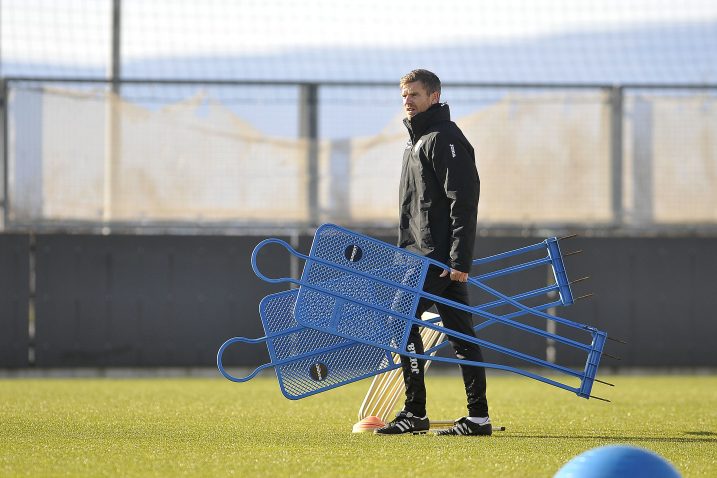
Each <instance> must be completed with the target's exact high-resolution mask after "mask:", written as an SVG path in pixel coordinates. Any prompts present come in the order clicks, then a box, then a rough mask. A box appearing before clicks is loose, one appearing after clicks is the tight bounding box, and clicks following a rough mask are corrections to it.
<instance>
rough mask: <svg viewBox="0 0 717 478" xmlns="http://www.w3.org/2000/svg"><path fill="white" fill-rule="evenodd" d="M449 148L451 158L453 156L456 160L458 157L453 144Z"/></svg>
mask: <svg viewBox="0 0 717 478" xmlns="http://www.w3.org/2000/svg"><path fill="white" fill-rule="evenodd" d="M448 146H450V147H451V156H453V157H454V158H455V157H456V148H455V147H454V146H453V145H452V144H449V145H448Z"/></svg>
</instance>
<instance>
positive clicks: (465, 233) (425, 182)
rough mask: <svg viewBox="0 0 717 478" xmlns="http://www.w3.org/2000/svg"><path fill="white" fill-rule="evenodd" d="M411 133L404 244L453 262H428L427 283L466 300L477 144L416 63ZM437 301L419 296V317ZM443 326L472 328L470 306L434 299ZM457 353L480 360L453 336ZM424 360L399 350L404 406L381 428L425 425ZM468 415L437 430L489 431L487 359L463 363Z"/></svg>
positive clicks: (408, 97) (414, 346)
mask: <svg viewBox="0 0 717 478" xmlns="http://www.w3.org/2000/svg"><path fill="white" fill-rule="evenodd" d="M400 87H401V94H402V96H403V107H404V110H405V111H406V118H405V119H404V120H403V123H404V124H405V125H406V128H407V129H408V135H409V141H408V144H407V146H406V150H405V151H404V154H403V167H402V170H401V184H400V224H399V237H398V245H399V247H403V248H406V249H407V250H410V251H412V252H415V253H417V254H421V255H424V256H427V257H430V258H432V259H435V260H437V261H439V262H441V263H443V264H446V265H448V266H450V270H441V269H440V268H437V267H433V266H431V267H430V268H429V270H428V273H427V275H426V280H425V284H424V287H423V289H424V290H425V291H426V292H429V293H431V294H434V295H438V296H441V297H444V298H446V299H449V300H452V301H455V302H458V303H461V304H468V287H467V284H466V282H467V281H468V272H469V271H470V267H471V263H472V261H473V244H474V241H475V233H476V221H477V213H478V196H479V193H480V181H479V179H478V171H477V170H476V165H475V156H474V153H473V147H472V146H471V144H470V143H469V142H468V140H467V139H466V137H465V136H464V135H463V133H462V132H461V130H460V129H459V128H458V126H456V124H455V123H454V122H452V121H451V118H450V111H449V109H448V105H447V104H445V103H440V102H439V100H440V96H441V82H440V80H439V79H438V77H437V76H436V75H435V74H433V73H431V72H430V71H427V70H420V69H419V70H413V71H411V72H410V73H408V74H407V75H405V76H404V77H403V78H401V82H400ZM432 305H433V302H432V301H429V300H427V299H421V300H420V301H419V304H418V309H417V310H416V317H420V316H421V314H423V312H425V311H426V310H428V309H429V308H430V307H431V306H432ZM435 305H436V307H437V308H438V313H439V314H440V316H441V319H442V320H443V324H444V326H445V327H447V328H449V329H452V330H455V331H458V332H461V333H463V334H466V335H470V336H474V337H475V333H474V331H473V319H472V316H471V314H470V313H468V312H465V311H461V310H458V309H454V308H451V307H448V306H446V305H444V304H440V303H436V304H435ZM449 340H450V342H451V345H452V346H453V349H454V351H455V354H456V357H458V358H459V359H466V360H472V361H478V362H482V361H483V356H482V354H481V349H480V347H479V346H478V345H476V344H473V343H469V342H465V341H462V340H458V339H454V338H451V337H449ZM406 349H407V350H408V351H409V352H412V353H416V354H423V341H422V340H421V335H420V332H419V328H418V327H417V326H414V327H413V328H412V330H411V333H410V335H409V340H408V345H407V347H406ZM424 363H425V361H423V360H416V359H415V358H409V357H405V356H402V357H401V365H402V368H403V379H404V383H405V387H406V401H405V404H404V407H403V410H402V411H401V412H400V413H399V414H398V415H397V416H396V418H395V419H394V420H393V421H391V422H390V423H388V424H387V425H386V426H385V427H383V428H380V429H377V430H376V433H378V434H385V435H393V434H402V433H414V434H415V433H426V432H427V431H428V428H429V420H428V416H427V414H426V387H425V384H424V375H423V372H424ZM461 372H462V375H463V382H464V384H465V389H466V396H467V399H468V415H467V416H465V417H463V418H460V419H458V420H456V422H455V424H454V426H453V427H452V428H449V429H448V430H442V431H440V432H438V434H439V435H490V434H491V433H492V426H491V423H490V418H489V416H488V402H487V400H486V396H485V393H486V379H485V369H484V368H483V367H473V366H464V365H461Z"/></svg>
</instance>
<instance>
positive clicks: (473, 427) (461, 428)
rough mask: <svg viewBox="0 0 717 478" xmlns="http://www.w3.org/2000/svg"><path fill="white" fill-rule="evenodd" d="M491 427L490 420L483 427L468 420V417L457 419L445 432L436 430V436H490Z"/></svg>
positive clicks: (491, 432)
mask: <svg viewBox="0 0 717 478" xmlns="http://www.w3.org/2000/svg"><path fill="white" fill-rule="evenodd" d="M492 434H493V426H492V425H491V424H490V419H488V421H487V422H486V423H484V424H483V425H478V424H477V423H475V422H472V421H470V420H468V417H463V418H459V419H458V420H456V421H455V422H453V426H452V427H451V428H448V429H447V430H438V431H437V432H436V435H492Z"/></svg>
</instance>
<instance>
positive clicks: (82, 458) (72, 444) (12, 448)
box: [0, 372, 717, 477]
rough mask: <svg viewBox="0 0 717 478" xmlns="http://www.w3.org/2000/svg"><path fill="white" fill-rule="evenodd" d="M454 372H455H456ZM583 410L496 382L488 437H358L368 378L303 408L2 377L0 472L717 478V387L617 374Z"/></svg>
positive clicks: (208, 384) (146, 388)
mask: <svg viewBox="0 0 717 478" xmlns="http://www.w3.org/2000/svg"><path fill="white" fill-rule="evenodd" d="M456 374H457V372H456ZM607 380H608V381H612V382H614V383H615V384H616V387H615V388H609V387H606V386H604V385H599V384H598V385H596V388H595V390H594V393H595V394H597V395H601V396H606V397H608V398H611V399H612V400H613V403H603V402H600V401H597V400H584V399H580V398H578V397H576V396H575V395H573V394H571V393H569V392H565V391H561V390H558V389H555V388H553V387H550V386H547V385H543V384H540V383H537V382H533V381H531V380H528V379H525V378H522V377H513V376H502V375H499V376H489V401H490V404H491V416H492V419H493V422H494V423H495V424H497V425H503V426H506V427H507V430H506V431H504V432H496V433H494V435H493V436H492V437H436V436H432V435H423V436H398V437H384V436H375V435H372V434H353V433H351V426H352V425H353V423H354V422H355V421H356V412H357V409H358V406H359V404H360V403H361V400H362V398H363V396H364V394H365V392H366V390H367V388H368V384H369V381H363V382H360V383H356V384H351V385H348V386H345V387H342V388H339V389H337V390H332V391H329V392H326V393H323V394H319V395H316V396H313V397H309V398H306V399H303V400H299V401H290V400H287V399H285V398H284V397H283V396H282V395H281V393H280V392H279V387H278V385H277V383H276V379H275V378H272V377H271V376H269V375H265V376H262V377H259V378H257V379H254V380H253V381H251V382H248V383H244V384H234V383H231V382H228V381H226V380H223V379H220V378H216V379H210V378H206V379H203V378H179V379H8V380H0V403H1V404H2V407H1V408H0V424H1V429H0V476H60V475H64V476H147V475H149V476H173V475H191V476H224V475H237V476H342V475H350V476H382V477H385V476H430V475H439V476H491V475H492V476H501V477H507V476H516V477H541V476H545V477H549V476H552V475H553V474H554V473H555V472H556V471H557V470H558V469H559V468H560V467H561V466H562V465H563V464H564V463H565V462H566V461H568V460H569V459H570V458H572V457H573V456H575V455H577V454H579V453H581V452H583V451H585V450H587V449H590V448H593V447H596V446H601V445H606V444H616V443H626V444H633V445H637V446H641V447H645V448H648V449H651V450H653V451H655V452H657V453H660V454H661V455H662V456H664V457H666V458H667V459H669V460H670V461H672V463H674V464H675V465H676V467H677V468H678V469H679V471H680V472H681V473H682V474H683V475H684V476H687V477H692V476H717V377H712V376H690V377H680V376H654V377H653V376H649V377H645V376H643V377H633V376H612V377H608V378H607ZM428 393H429V404H428V406H429V415H430V416H431V417H432V418H433V419H442V420H445V419H453V418H456V417H458V416H460V415H462V414H464V410H463V400H464V398H463V391H462V384H461V380H460V378H458V376H457V375H448V376H433V377H430V374H429V378H428Z"/></svg>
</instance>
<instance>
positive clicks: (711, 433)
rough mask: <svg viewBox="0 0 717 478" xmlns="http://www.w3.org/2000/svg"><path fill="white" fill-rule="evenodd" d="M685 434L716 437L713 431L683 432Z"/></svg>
mask: <svg viewBox="0 0 717 478" xmlns="http://www.w3.org/2000/svg"><path fill="white" fill-rule="evenodd" d="M685 435H697V436H703V437H717V433H715V432H685Z"/></svg>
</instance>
